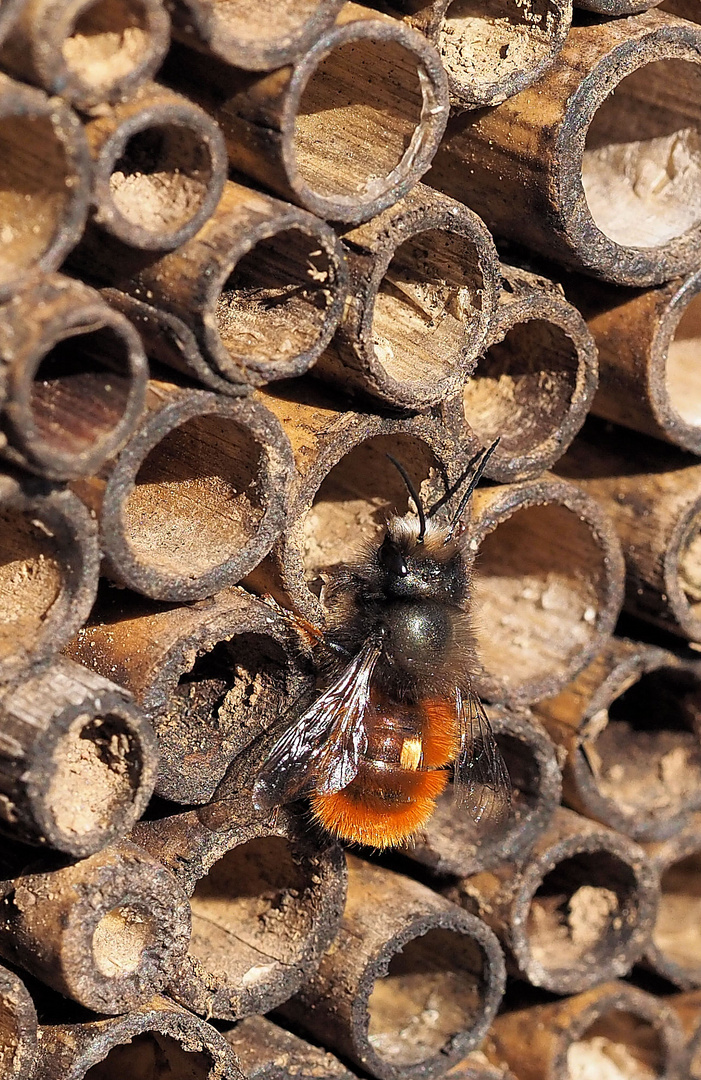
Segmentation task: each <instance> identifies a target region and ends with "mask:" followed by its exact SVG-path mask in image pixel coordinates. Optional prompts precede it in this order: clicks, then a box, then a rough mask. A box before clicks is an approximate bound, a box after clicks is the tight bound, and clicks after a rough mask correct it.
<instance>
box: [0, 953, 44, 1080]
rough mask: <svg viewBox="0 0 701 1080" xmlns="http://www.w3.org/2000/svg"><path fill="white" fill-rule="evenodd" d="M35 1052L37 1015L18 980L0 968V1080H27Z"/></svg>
mask: <svg viewBox="0 0 701 1080" xmlns="http://www.w3.org/2000/svg"><path fill="white" fill-rule="evenodd" d="M36 1055H37V1014H36V1009H35V1008H34V1002H33V1001H32V999H31V997H30V996H29V993H28V991H27V988H26V987H25V985H24V983H23V982H22V980H21V979H19V978H18V977H17V975H15V974H14V972H12V971H9V970H8V969H7V968H5V967H0V1067H1V1068H2V1076H3V1080H30V1078H31V1077H32V1076H33V1075H34V1066H35V1063H36Z"/></svg>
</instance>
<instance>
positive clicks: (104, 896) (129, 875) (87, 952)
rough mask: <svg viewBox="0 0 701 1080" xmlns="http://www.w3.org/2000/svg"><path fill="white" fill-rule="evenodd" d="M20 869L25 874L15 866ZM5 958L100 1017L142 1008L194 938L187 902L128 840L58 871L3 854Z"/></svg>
mask: <svg viewBox="0 0 701 1080" xmlns="http://www.w3.org/2000/svg"><path fill="white" fill-rule="evenodd" d="M11 866H15V867H21V870H20V872H19V873H18V874H16V873H15V876H12V877H8V873H12V871H11V869H10V867H11ZM2 873H3V876H4V877H5V879H6V880H4V881H3V882H2V886H1V887H0V895H1V896H2V901H1V902H0V954H2V956H3V957H5V959H7V960H9V961H11V962H12V963H13V964H17V965H19V966H20V967H23V968H25V969H26V970H27V971H29V972H30V973H31V974H32V975H35V976H36V977H37V978H39V979H41V980H42V981H43V982H45V983H46V984H47V985H48V986H51V987H53V989H54V990H58V991H59V993H61V994H64V995H65V996H66V997H70V998H73V999H74V1000H75V1001H77V1002H78V1003H79V1004H81V1005H84V1006H85V1007H86V1008H88V1009H92V1010H93V1011H95V1012H100V1013H108V1014H116V1013H123V1012H127V1011H128V1010H130V1009H132V1008H134V1007H135V1006H137V1005H140V1004H143V1003H144V1002H146V1001H148V1000H149V998H150V997H151V996H152V995H153V994H154V993H155V992H157V991H158V990H159V989H161V988H162V987H163V985H164V984H165V983H166V982H167V981H168V980H169V979H170V978H171V977H172V975H173V974H174V972H175V971H176V970H177V968H178V965H179V964H180V963H182V959H183V957H184V955H185V954H186V952H187V947H188V942H189V940H190V910H189V907H188V903H187V897H186V896H185V894H184V893H183V892H182V890H181V889H180V887H179V885H178V883H177V881H176V879H175V877H174V876H173V874H171V873H170V872H169V871H168V870H166V869H165V867H164V866H162V865H161V864H160V863H159V862H158V861H157V860H156V859H154V858H151V857H150V856H149V855H147V854H146V852H145V851H142V850H141V848H139V847H137V846H136V844H132V843H130V842H128V841H126V840H121V841H120V842H119V843H118V844H115V845H113V846H112V847H108V848H104V849H103V850H102V851H100V852H98V854H96V855H91V856H90V857H89V858H87V859H83V860H82V861H80V862H77V863H73V864H69V865H67V866H66V865H64V866H60V867H59V868H58V869H52V868H51V864H50V863H46V862H44V863H43V864H42V863H40V862H37V863H35V864H32V863H29V864H28V863H27V856H26V853H24V854H23V853H22V852H15V851H14V850H13V849H12V848H11V847H8V845H7V844H6V845H4V847H3V869H2Z"/></svg>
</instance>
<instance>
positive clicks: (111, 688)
mask: <svg viewBox="0 0 701 1080" xmlns="http://www.w3.org/2000/svg"><path fill="white" fill-rule="evenodd" d="M0 722H1V724H2V735H1V737H0V792H1V796H0V826H1V827H2V829H3V830H4V831H5V832H6V833H7V834H8V835H9V836H12V837H14V838H16V839H18V840H23V841H24V842H25V843H31V844H48V846H49V847H52V848H56V849H57V850H59V851H64V852H66V853H67V854H68V855H75V856H84V855H92V854H93V853H94V852H96V851H99V850H100V849H101V848H103V847H105V846H106V845H107V844H109V843H112V842H114V841H115V840H118V839H119V838H120V836H123V835H124V833H126V832H127V831H128V830H129V829H130V828H131V827H132V825H133V824H134V822H136V821H137V820H138V819H139V818H140V817H141V815H142V813H143V812H144V810H145V809H146V804H147V803H148V800H149V798H150V797H151V793H152V792H153V787H154V784H155V782H156V770H157V768H158V747H157V744H156V740H155V738H154V735H153V732H152V730H151V728H150V726H149V725H148V723H147V722H146V720H145V718H144V716H143V715H142V713H141V712H140V711H139V709H138V708H137V707H136V705H135V703H134V701H133V699H132V697H131V695H130V694H128V693H126V692H125V691H124V690H123V689H122V688H121V687H120V686H116V685H115V684H114V683H113V682H110V681H109V680H107V679H103V678H101V676H99V675H97V674H95V673H94V672H92V671H88V670H87V669H86V668H84V667H81V665H80V664H75V663H73V662H72V661H71V660H67V659H64V658H62V657H60V658H59V659H58V660H55V661H54V662H53V663H52V664H50V665H49V666H48V667H44V668H41V669H39V670H38V671H35V672H30V673H29V674H28V675H25V676H24V678H23V679H22V681H21V682H20V683H18V684H17V685H15V686H12V687H10V688H9V689H7V690H6V691H5V692H4V693H3V694H2V695H1V696H0Z"/></svg>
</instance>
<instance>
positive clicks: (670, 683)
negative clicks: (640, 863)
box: [585, 668, 701, 821]
mask: <svg viewBox="0 0 701 1080" xmlns="http://www.w3.org/2000/svg"><path fill="white" fill-rule="evenodd" d="M596 719H597V720H598V719H600V720H601V723H602V724H605V726H604V727H603V730H602V731H601V732H600V734H599V735H598V737H597V738H595V739H592V740H591V741H588V742H587V743H586V747H585V752H586V759H587V764H588V766H589V768H590V770H591V772H592V775H593V778H594V780H595V782H596V784H597V787H598V789H599V791H600V793H601V794H602V795H603V797H604V798H606V799H610V800H611V801H612V802H614V803H615V804H616V805H617V806H618V807H619V808H620V809H622V810H623V811H624V812H626V813H628V814H635V815H636V818H637V819H638V820H640V818H641V816H642V817H643V818H654V819H655V820H657V821H659V820H660V819H661V818H665V817H673V816H674V815H675V814H678V813H679V812H680V811H682V810H684V809H685V808H687V807H688V806H689V804H692V805H696V804H697V803H698V802H699V798H700V796H699V791H701V743H700V742H699V735H700V734H701V731H700V727H701V686H700V684H699V680H698V679H696V678H694V677H693V676H692V675H691V674H690V673H687V672H680V671H675V670H674V669H673V668H661V669H659V670H658V671H651V672H648V673H647V674H644V675H641V676H640V678H639V679H638V680H637V681H636V682H635V683H634V684H633V685H632V686H631V687H629V688H628V689H627V690H625V692H624V693H622V694H621V695H620V696H619V697H617V698H616V699H615V700H614V701H613V702H612V703H611V704H610V705H609V708H608V713H606V711H604V712H603V713H602V715H601V717H600V718H599V717H597V718H596Z"/></svg>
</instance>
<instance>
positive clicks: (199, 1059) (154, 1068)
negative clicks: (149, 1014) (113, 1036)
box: [84, 1031, 219, 1080]
mask: <svg viewBox="0 0 701 1080" xmlns="http://www.w3.org/2000/svg"><path fill="white" fill-rule="evenodd" d="M191 1038H192V1037H191V1036H190V1037H189V1038H187V1037H186V1036H184V1037H183V1043H180V1042H178V1040H177V1039H174V1038H172V1036H170V1035H163V1034H162V1033H161V1032H160V1031H147V1032H144V1033H143V1034H142V1035H136V1036H135V1037H134V1038H133V1039H132V1040H131V1041H130V1042H128V1043H123V1044H122V1045H120V1046H115V1047H113V1048H112V1049H111V1050H110V1051H109V1053H108V1054H107V1057H105V1058H103V1060H102V1061H99V1062H98V1063H97V1064H96V1065H93V1066H92V1068H91V1069H88V1071H87V1072H86V1073H85V1077H84V1080H124V1077H125V1076H128V1077H134V1078H137V1080H141V1078H143V1080H146V1078H147V1077H148V1080H210V1077H212V1076H214V1075H215V1072H214V1066H215V1064H216V1062H215V1061H214V1059H213V1058H212V1057H211V1055H210V1054H209V1053H207V1051H206V1050H190V1049H188V1048H187V1043H190V1039H191ZM191 1045H201V1040H200V1039H196V1040H192V1044H191ZM218 1072H219V1070H218V1069H217V1070H216V1073H217V1074H218Z"/></svg>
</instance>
